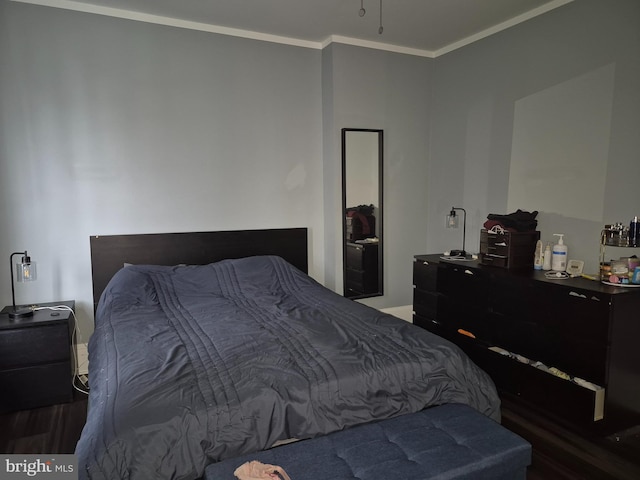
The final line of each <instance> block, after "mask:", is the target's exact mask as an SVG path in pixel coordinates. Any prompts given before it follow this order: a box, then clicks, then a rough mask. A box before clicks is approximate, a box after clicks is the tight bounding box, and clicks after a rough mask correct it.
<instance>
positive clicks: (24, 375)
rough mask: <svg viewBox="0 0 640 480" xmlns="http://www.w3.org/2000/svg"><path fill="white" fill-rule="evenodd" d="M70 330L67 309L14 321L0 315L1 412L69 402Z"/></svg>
mask: <svg viewBox="0 0 640 480" xmlns="http://www.w3.org/2000/svg"><path fill="white" fill-rule="evenodd" d="M64 304H66V305H70V306H71V308H73V305H74V302H64ZM56 305H57V304H56ZM72 329H73V319H72V318H71V312H69V311H66V310H62V311H52V310H38V311H36V312H34V314H33V316H32V317H27V318H23V319H19V320H15V321H12V320H10V319H9V316H8V315H7V314H6V313H3V314H0V390H2V392H3V393H2V395H1V396H0V412H8V411H14V410H26V409H30V408H35V407H43V406H47V405H54V404H58V403H65V402H70V401H71V399H72V397H73V387H72V383H71V382H72V378H73V365H72V361H71V358H72V357H71V333H72Z"/></svg>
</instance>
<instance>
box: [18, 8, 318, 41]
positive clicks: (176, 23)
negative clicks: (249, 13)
mask: <svg viewBox="0 0 640 480" xmlns="http://www.w3.org/2000/svg"><path fill="white" fill-rule="evenodd" d="M11 1H12V2H18V3H29V4H32V5H41V6H44V7H52V8H61V9H64V10H73V11H76V12H83V13H92V14H95V15H104V16H107V17H116V18H122V19H125V20H133V21H136V22H145V23H154V24H156V25H165V26H169V27H177V28H185V29H188V30H198V31H201V32H209V33H218V34H220V35H229V36H232V37H241V38H249V39H252V40H260V41H262V42H271V43H281V44H285V45H293V46H296V47H305V48H313V49H321V48H322V42H312V41H309V40H302V39H299V38H291V37H283V36H279V35H270V34H266V33H260V32H254V31H251V30H242V29H239V28H230V27H223V26H220V25H213V24H210V23H200V22H192V21H189V20H180V19H177V18H172V17H163V16H160V15H151V14H149V13H140V12H134V11H131V10H124V9H121V8H112V7H103V6H99V5H90V4H88V3H82V2H74V1H72V0H11Z"/></svg>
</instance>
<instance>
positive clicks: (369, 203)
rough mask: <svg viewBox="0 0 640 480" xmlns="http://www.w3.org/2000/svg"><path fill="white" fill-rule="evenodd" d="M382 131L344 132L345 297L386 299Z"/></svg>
mask: <svg viewBox="0 0 640 480" xmlns="http://www.w3.org/2000/svg"><path fill="white" fill-rule="evenodd" d="M382 152H383V137H382V130H370V129H361V128H343V129H342V225H343V228H342V233H343V235H342V239H343V245H344V249H343V264H344V296H345V297H347V298H353V299H356V298H366V297H375V296H380V295H382V284H383V282H382V280H383V277H382V264H383V262H382V157H383V155H382Z"/></svg>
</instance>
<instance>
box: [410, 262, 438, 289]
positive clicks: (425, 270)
mask: <svg viewBox="0 0 640 480" xmlns="http://www.w3.org/2000/svg"><path fill="white" fill-rule="evenodd" d="M413 284H414V285H415V287H416V288H418V289H420V290H426V291H429V292H435V291H436V289H437V287H438V264H437V263H431V262H429V261H427V260H419V259H416V260H415V261H414V262H413Z"/></svg>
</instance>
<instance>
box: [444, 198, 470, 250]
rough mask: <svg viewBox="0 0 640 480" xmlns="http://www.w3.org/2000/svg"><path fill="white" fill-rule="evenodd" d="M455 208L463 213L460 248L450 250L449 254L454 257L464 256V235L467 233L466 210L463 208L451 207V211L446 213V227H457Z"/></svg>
mask: <svg viewBox="0 0 640 480" xmlns="http://www.w3.org/2000/svg"><path fill="white" fill-rule="evenodd" d="M456 210H461V211H462V213H464V217H463V223H462V250H451V254H450V255H451V256H454V257H465V256H466V255H467V252H466V251H465V249H464V242H465V237H466V235H467V211H466V210H465V209H464V208H460V207H451V211H450V212H449V215H447V228H458V215H456Z"/></svg>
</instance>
